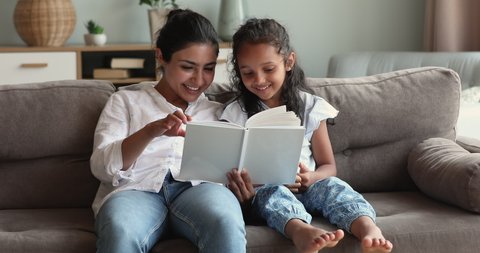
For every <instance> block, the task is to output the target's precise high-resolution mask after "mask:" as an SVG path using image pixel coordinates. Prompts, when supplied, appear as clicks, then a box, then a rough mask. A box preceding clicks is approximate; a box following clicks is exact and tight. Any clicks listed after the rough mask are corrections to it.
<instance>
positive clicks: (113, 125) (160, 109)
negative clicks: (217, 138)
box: [90, 87, 222, 215]
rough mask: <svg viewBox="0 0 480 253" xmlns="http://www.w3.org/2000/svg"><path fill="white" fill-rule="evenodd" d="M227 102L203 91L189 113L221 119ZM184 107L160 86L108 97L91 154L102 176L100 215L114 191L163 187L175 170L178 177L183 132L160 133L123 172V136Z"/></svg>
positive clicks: (198, 117) (198, 118) (194, 117)
mask: <svg viewBox="0 0 480 253" xmlns="http://www.w3.org/2000/svg"><path fill="white" fill-rule="evenodd" d="M221 109H222V105H221V104H219V103H216V102H212V101H208V100H207V98H206V97H205V96H204V95H203V94H202V95H201V96H200V97H199V98H198V100H197V101H195V102H193V103H190V104H189V105H188V107H187V109H186V110H185V114H187V115H190V116H192V121H214V120H218V115H219V114H220V112H221ZM176 110H181V109H180V108H178V107H176V106H174V105H173V104H171V103H169V102H167V100H166V99H165V98H164V97H163V96H162V95H161V94H160V93H158V91H157V90H155V88H154V87H148V88H145V89H142V90H136V91H129V90H123V91H118V92H116V93H114V94H113V95H112V96H111V97H110V99H109V100H108V102H107V104H106V105H105V108H104V110H103V112H102V114H101V116H100V118H99V121H98V124H97V128H96V130H95V139H94V148H93V154H92V157H91V159H90V166H91V170H92V173H93V174H94V175H95V177H96V178H98V179H99V180H100V187H99V189H98V192H97V195H96V197H95V200H94V202H93V205H92V208H93V211H94V213H95V215H96V214H97V213H98V210H99V209H100V207H101V206H102V204H103V203H104V202H105V200H107V199H108V197H110V196H111V194H113V193H115V192H118V191H122V190H132V189H133V190H141V191H150V192H159V191H160V189H161V187H162V184H163V180H164V178H165V175H166V174H167V173H168V171H169V170H170V171H171V173H172V176H173V177H175V176H176V175H178V173H179V171H180V163H181V158H182V151H183V142H184V138H183V137H168V136H160V137H157V138H155V139H153V140H152V141H151V142H150V143H149V144H148V146H147V147H146V148H145V150H144V151H143V152H142V154H141V155H140V156H139V157H138V159H137V160H136V161H135V163H133V164H132V165H131V166H130V167H129V168H128V169H127V170H125V171H122V170H121V169H122V167H123V162H122V161H123V160H122V151H121V145H122V141H123V140H124V139H125V138H126V137H128V136H130V135H132V134H133V133H135V132H137V131H138V130H140V129H142V128H143V127H144V126H145V125H147V124H148V123H150V122H153V121H156V120H159V119H162V118H165V117H166V116H167V115H168V114H170V113H173V112H175V111H176Z"/></svg>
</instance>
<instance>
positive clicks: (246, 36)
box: [230, 18, 309, 122]
mask: <svg viewBox="0 0 480 253" xmlns="http://www.w3.org/2000/svg"><path fill="white" fill-rule="evenodd" d="M264 43H265V44H269V45H271V46H273V47H275V48H276V49H277V53H278V54H280V55H282V56H283V58H284V64H285V63H286V61H287V58H288V56H289V55H290V53H292V52H293V48H292V47H291V46H290V38H289V36H288V33H287V31H286V29H285V28H284V27H283V26H282V25H280V24H279V23H278V22H277V21H275V20H273V19H257V18H252V19H249V20H247V22H246V23H245V24H243V25H242V26H241V27H240V28H239V29H238V30H237V32H236V33H235V34H234V35H233V45H232V48H233V52H232V53H233V56H232V58H231V62H232V65H233V72H232V73H231V76H230V79H231V81H232V83H233V84H234V86H235V88H236V90H237V91H238V94H237V99H239V100H240V101H241V102H243V106H244V108H243V110H244V111H245V112H246V113H247V114H248V117H250V116H252V115H254V114H255V113H257V112H260V111H262V110H263V108H262V104H261V101H260V99H259V98H258V97H257V96H256V95H255V94H253V93H252V92H250V91H249V90H248V89H247V88H246V87H245V85H244V84H243V82H242V78H241V73H240V68H239V66H238V61H237V56H238V54H239V53H240V50H241V48H242V46H243V45H245V44H264ZM299 90H303V91H309V89H308V87H307V86H306V84H305V74H304V72H303V70H302V69H301V68H300V67H299V65H298V63H295V64H294V65H293V67H292V69H291V70H290V71H287V73H286V76H285V81H284V83H283V86H282V90H281V92H282V97H281V99H282V103H283V104H285V105H286V107H287V110H289V111H293V112H295V113H296V114H297V115H298V117H300V119H301V120H302V122H303V113H304V111H305V108H304V102H303V101H302V99H301V98H300V95H299V92H298V91H299ZM240 104H242V103H240Z"/></svg>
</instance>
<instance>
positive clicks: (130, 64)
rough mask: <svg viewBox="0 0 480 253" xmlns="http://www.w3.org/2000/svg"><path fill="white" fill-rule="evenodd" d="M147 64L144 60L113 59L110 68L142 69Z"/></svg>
mask: <svg viewBox="0 0 480 253" xmlns="http://www.w3.org/2000/svg"><path fill="white" fill-rule="evenodd" d="M144 63H145V59H143V58H112V60H111V61H110V67H111V68H112V69H117V68H120V69H142V68H143V65H144Z"/></svg>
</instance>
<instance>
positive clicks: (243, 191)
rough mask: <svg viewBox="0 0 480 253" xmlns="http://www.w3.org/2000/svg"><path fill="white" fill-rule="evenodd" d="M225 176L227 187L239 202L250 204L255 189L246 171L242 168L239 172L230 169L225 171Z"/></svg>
mask: <svg viewBox="0 0 480 253" xmlns="http://www.w3.org/2000/svg"><path fill="white" fill-rule="evenodd" d="M227 178H228V188H229V189H230V190H231V191H232V192H233V194H235V196H236V197H237V199H238V201H239V202H240V204H242V205H246V204H250V203H251V202H252V199H253V197H254V196H255V189H254V188H253V184H252V180H251V179H250V175H249V174H248V171H247V170H246V169H242V171H240V172H239V171H238V169H232V170H231V171H230V172H228V173H227Z"/></svg>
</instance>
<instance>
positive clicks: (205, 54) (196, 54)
mask: <svg viewBox="0 0 480 253" xmlns="http://www.w3.org/2000/svg"><path fill="white" fill-rule="evenodd" d="M157 53H158V58H159V63H160V64H161V66H162V67H163V76H162V79H161V80H160V82H159V85H157V89H158V91H159V92H160V93H161V94H162V95H163V96H164V97H165V98H166V99H167V101H169V102H170V103H172V104H174V105H176V106H178V107H181V108H184V109H185V108H186V107H187V105H188V103H190V102H194V101H195V100H197V99H198V97H199V96H200V95H201V94H202V93H203V92H204V91H205V90H206V89H207V88H208V86H210V84H211V83H212V81H213V77H214V75H215V66H216V63H217V54H216V51H215V47H214V46H212V45H210V44H206V43H192V44H191V45H189V46H187V47H186V48H184V49H181V50H179V51H177V52H175V53H173V54H172V58H171V59H170V62H166V61H165V60H164V59H163V56H162V55H161V52H160V51H159V50H158V49H157Z"/></svg>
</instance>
